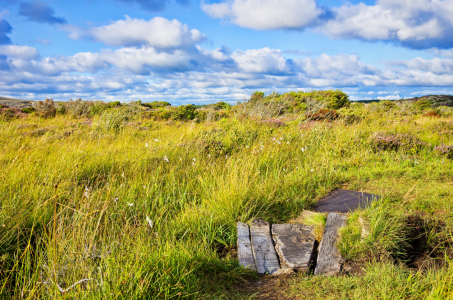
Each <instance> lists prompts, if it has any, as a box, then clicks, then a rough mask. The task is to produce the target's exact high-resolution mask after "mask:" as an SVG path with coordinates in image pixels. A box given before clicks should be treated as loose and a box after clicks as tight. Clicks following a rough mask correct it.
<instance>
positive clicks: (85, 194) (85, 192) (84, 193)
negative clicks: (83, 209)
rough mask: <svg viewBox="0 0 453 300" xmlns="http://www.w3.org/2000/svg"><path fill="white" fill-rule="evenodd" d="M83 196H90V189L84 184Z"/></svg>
mask: <svg viewBox="0 0 453 300" xmlns="http://www.w3.org/2000/svg"><path fill="white" fill-rule="evenodd" d="M83 196H84V197H86V198H89V197H90V189H89V188H88V187H87V186H86V187H85V191H84V192H83Z"/></svg>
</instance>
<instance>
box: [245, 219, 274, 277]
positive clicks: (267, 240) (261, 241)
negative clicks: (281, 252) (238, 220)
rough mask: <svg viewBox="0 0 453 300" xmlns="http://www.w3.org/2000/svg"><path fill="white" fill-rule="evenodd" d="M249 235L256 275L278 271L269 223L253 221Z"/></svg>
mask: <svg viewBox="0 0 453 300" xmlns="http://www.w3.org/2000/svg"><path fill="white" fill-rule="evenodd" d="M250 235H251V241H252V251H253V255H254V257H255V264H256V269H257V271H258V273H259V274H266V273H268V274H273V273H275V272H276V271H277V270H278V269H280V263H279V261H278V257H277V253H276V252H275V248H274V243H273V242H272V238H271V230H270V226H269V223H268V222H266V221H264V220H253V222H252V226H250Z"/></svg>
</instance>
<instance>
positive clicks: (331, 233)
mask: <svg viewBox="0 0 453 300" xmlns="http://www.w3.org/2000/svg"><path fill="white" fill-rule="evenodd" d="M346 221H347V218H346V216H345V215H341V214H337V213H329V215H328V216H327V222H326V227H325V229H324V235H323V237H322V240H321V244H320V245H319V253H318V260H317V262H316V269H315V275H327V276H333V275H337V274H338V273H339V272H340V271H341V254H340V251H339V250H338V248H337V243H338V230H339V229H340V228H341V227H343V226H345V225H346Z"/></svg>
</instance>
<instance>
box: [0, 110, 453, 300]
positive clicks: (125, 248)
mask: <svg viewBox="0 0 453 300" xmlns="http://www.w3.org/2000/svg"><path fill="white" fill-rule="evenodd" d="M226 109H227V111H226V112H225V114H224V116H226V117H224V118H222V119H221V120H217V121H213V122H206V121H201V122H200V120H198V121H196V120H195V121H172V122H164V121H155V120H154V119H153V118H150V117H149V115H147V114H145V113H143V114H142V113H137V110H135V113H134V114H131V110H130V108H126V107H109V108H108V109H106V110H104V111H100V112H99V113H97V114H93V115H92V116H91V117H90V118H89V119H86V118H85V117H76V116H69V115H68V114H56V116H55V117H52V118H43V117H39V116H38V115H35V114H34V113H31V114H29V115H27V116H20V117H18V118H3V119H0V201H1V203H0V295H1V296H0V298H1V299H265V298H264V296H262V297H261V296H260V295H259V294H256V290H255V289H253V288H252V287H250V288H248V287H249V286H253V285H249V283H250V282H254V281H256V280H257V276H256V275H255V274H254V273H252V272H250V271H248V270H245V269H242V268H240V267H239V265H238V262H237V259H236V257H235V244H236V232H235V224H236V222H238V221H241V222H246V223H250V221H251V220H253V219H254V218H263V219H265V220H268V221H269V222H271V223H276V222H287V221H290V220H295V219H296V220H301V222H304V221H305V222H310V221H311V222H312V223H313V224H314V226H321V227H322V222H323V220H325V217H323V216H317V215H315V214H309V213H308V214H307V213H306V211H307V210H310V209H312V208H313V207H314V205H315V203H316V201H317V200H318V199H320V198H321V197H323V196H325V195H326V194H328V193H329V192H330V191H332V190H333V189H335V188H339V187H343V188H349V189H352V190H357V191H366V192H370V193H375V194H380V195H382V196H384V198H383V199H382V200H381V201H379V202H376V203H375V204H373V205H372V206H371V207H369V208H367V209H363V210H359V211H356V212H354V213H352V214H351V215H350V216H349V221H348V226H347V227H346V228H344V229H343V230H342V232H341V242H340V245H339V246H340V249H341V251H342V254H343V256H344V257H345V258H346V259H347V264H346V266H351V267H350V270H349V271H347V272H345V274H343V275H341V276H338V277H334V278H324V277H314V276H312V275H310V274H297V275H296V276H293V277H290V278H288V279H287V280H286V283H285V285H284V287H281V288H280V287H278V286H276V288H275V290H276V292H275V293H277V294H276V295H277V296H275V295H274V296H275V297H277V298H278V297H280V299H285V298H288V299H453V265H452V262H451V259H452V257H453V252H452V250H453V246H452V232H453V230H452V229H453V162H452V160H451V158H452V156H453V147H448V146H449V145H453V113H452V111H451V109H447V108H442V109H440V110H439V109H438V110H436V111H432V112H431V113H428V111H430V110H422V109H420V108H414V107H412V106H411V105H410V104H407V105H405V104H404V103H403V104H399V106H394V105H389V104H388V102H382V103H372V104H367V105H360V104H356V105H351V106H349V107H346V108H342V109H339V110H338V112H337V113H338V118H337V117H335V118H334V119H335V120H328V119H325V120H322V118H321V120H319V118H318V121H314V120H313V118H310V117H309V116H307V115H305V114H303V113H297V112H293V113H287V114H283V115H281V116H275V117H274V119H270V120H269V119H267V120H266V119H263V118H257V117H250V116H244V115H239V114H234V113H230V111H231V108H228V107H227V108H226ZM304 109H305V108H304ZM351 116H353V117H351ZM277 118H278V120H277ZM436 147H437V148H436ZM304 212H305V214H304ZM301 214H302V217H299V216H300V215H301ZM304 215H305V216H308V217H306V218H305V220H304V217H303V216H304ZM298 217H299V218H298ZM321 232H322V231H321ZM261 280H265V279H261ZM254 294H255V295H254ZM277 298H275V299H277Z"/></svg>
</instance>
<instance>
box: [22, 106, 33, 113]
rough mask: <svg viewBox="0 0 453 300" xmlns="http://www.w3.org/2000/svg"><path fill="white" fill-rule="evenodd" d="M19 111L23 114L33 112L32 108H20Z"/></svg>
mask: <svg viewBox="0 0 453 300" xmlns="http://www.w3.org/2000/svg"><path fill="white" fill-rule="evenodd" d="M21 111H22V112H23V113H24V114H31V113H32V112H34V111H35V109H34V108H33V107H26V108H22V109H21Z"/></svg>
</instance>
